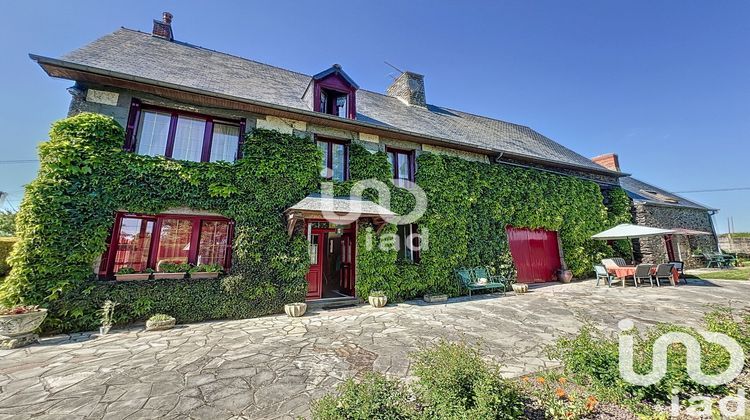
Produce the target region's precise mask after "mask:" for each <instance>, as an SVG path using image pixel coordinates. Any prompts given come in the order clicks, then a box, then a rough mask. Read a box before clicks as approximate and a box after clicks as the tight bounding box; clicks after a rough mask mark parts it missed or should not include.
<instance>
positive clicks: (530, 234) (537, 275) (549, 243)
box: [506, 226, 561, 283]
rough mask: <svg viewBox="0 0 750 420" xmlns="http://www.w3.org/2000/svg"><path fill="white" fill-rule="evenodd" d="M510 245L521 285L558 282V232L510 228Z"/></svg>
mask: <svg viewBox="0 0 750 420" xmlns="http://www.w3.org/2000/svg"><path fill="white" fill-rule="evenodd" d="M506 232H507V234H508V244H509V245H510V254H511V255H512V256H513V263H514V264H515V266H516V271H517V274H518V277H517V280H518V282H519V283H544V282H549V281H555V280H556V274H557V270H559V269H560V268H561V262H560V247H559V245H558V240H557V232H552V231H548V230H544V229H534V230H532V229H524V228H515V227H511V226H508V227H507V228H506Z"/></svg>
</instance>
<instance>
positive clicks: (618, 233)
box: [591, 223, 674, 260]
mask: <svg viewBox="0 0 750 420" xmlns="http://www.w3.org/2000/svg"><path fill="white" fill-rule="evenodd" d="M672 233H674V231H673V230H669V229H660V228H655V227H650V226H638V225H631V224H629V223H623V224H621V225H617V226H615V227H613V228H611V229H607V230H605V231H604V232H599V233H597V234H596V235H594V236H592V237H591V238H592V239H597V240H600V241H616V240H620V239H627V240H630V239H637V238H648V237H651V236H664V235H669V234H672ZM632 258H633V260H635V255H632Z"/></svg>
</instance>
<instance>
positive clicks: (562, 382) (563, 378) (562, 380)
mask: <svg viewBox="0 0 750 420" xmlns="http://www.w3.org/2000/svg"><path fill="white" fill-rule="evenodd" d="M557 381H558V382H560V383H561V384H563V385H565V383H566V382H568V380H567V379H566V378H565V377H560V379H558V380H557Z"/></svg>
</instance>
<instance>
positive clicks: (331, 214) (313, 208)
mask: <svg viewBox="0 0 750 420" xmlns="http://www.w3.org/2000/svg"><path fill="white" fill-rule="evenodd" d="M284 214H286V217H287V223H288V226H287V228H288V233H289V235H291V234H292V233H293V232H294V226H295V224H296V223H297V221H299V220H304V219H323V220H327V221H329V222H331V223H338V224H349V223H352V222H355V221H357V220H358V219H360V218H363V217H364V218H371V219H373V223H374V224H375V225H376V226H378V227H382V226H383V225H385V219H386V218H388V217H391V216H397V215H396V214H395V213H393V212H392V211H390V210H388V209H387V208H385V207H383V206H381V205H379V204H377V203H373V202H372V201H370V200H365V199H362V198H359V197H335V198H330V197H321V196H320V195H319V194H311V195H308V196H307V197H305V198H303V199H302V200H300V201H299V202H298V203H297V204H295V205H293V206H291V207H289V208H288V209H286V211H285V212H284Z"/></svg>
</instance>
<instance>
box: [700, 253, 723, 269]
mask: <svg viewBox="0 0 750 420" xmlns="http://www.w3.org/2000/svg"><path fill="white" fill-rule="evenodd" d="M703 258H704V259H705V260H706V268H711V264H713V265H715V266H716V268H722V267H724V265H725V264H727V263H728V261H726V259H725V258H724V255H722V254H717V253H714V252H704V253H703Z"/></svg>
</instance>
